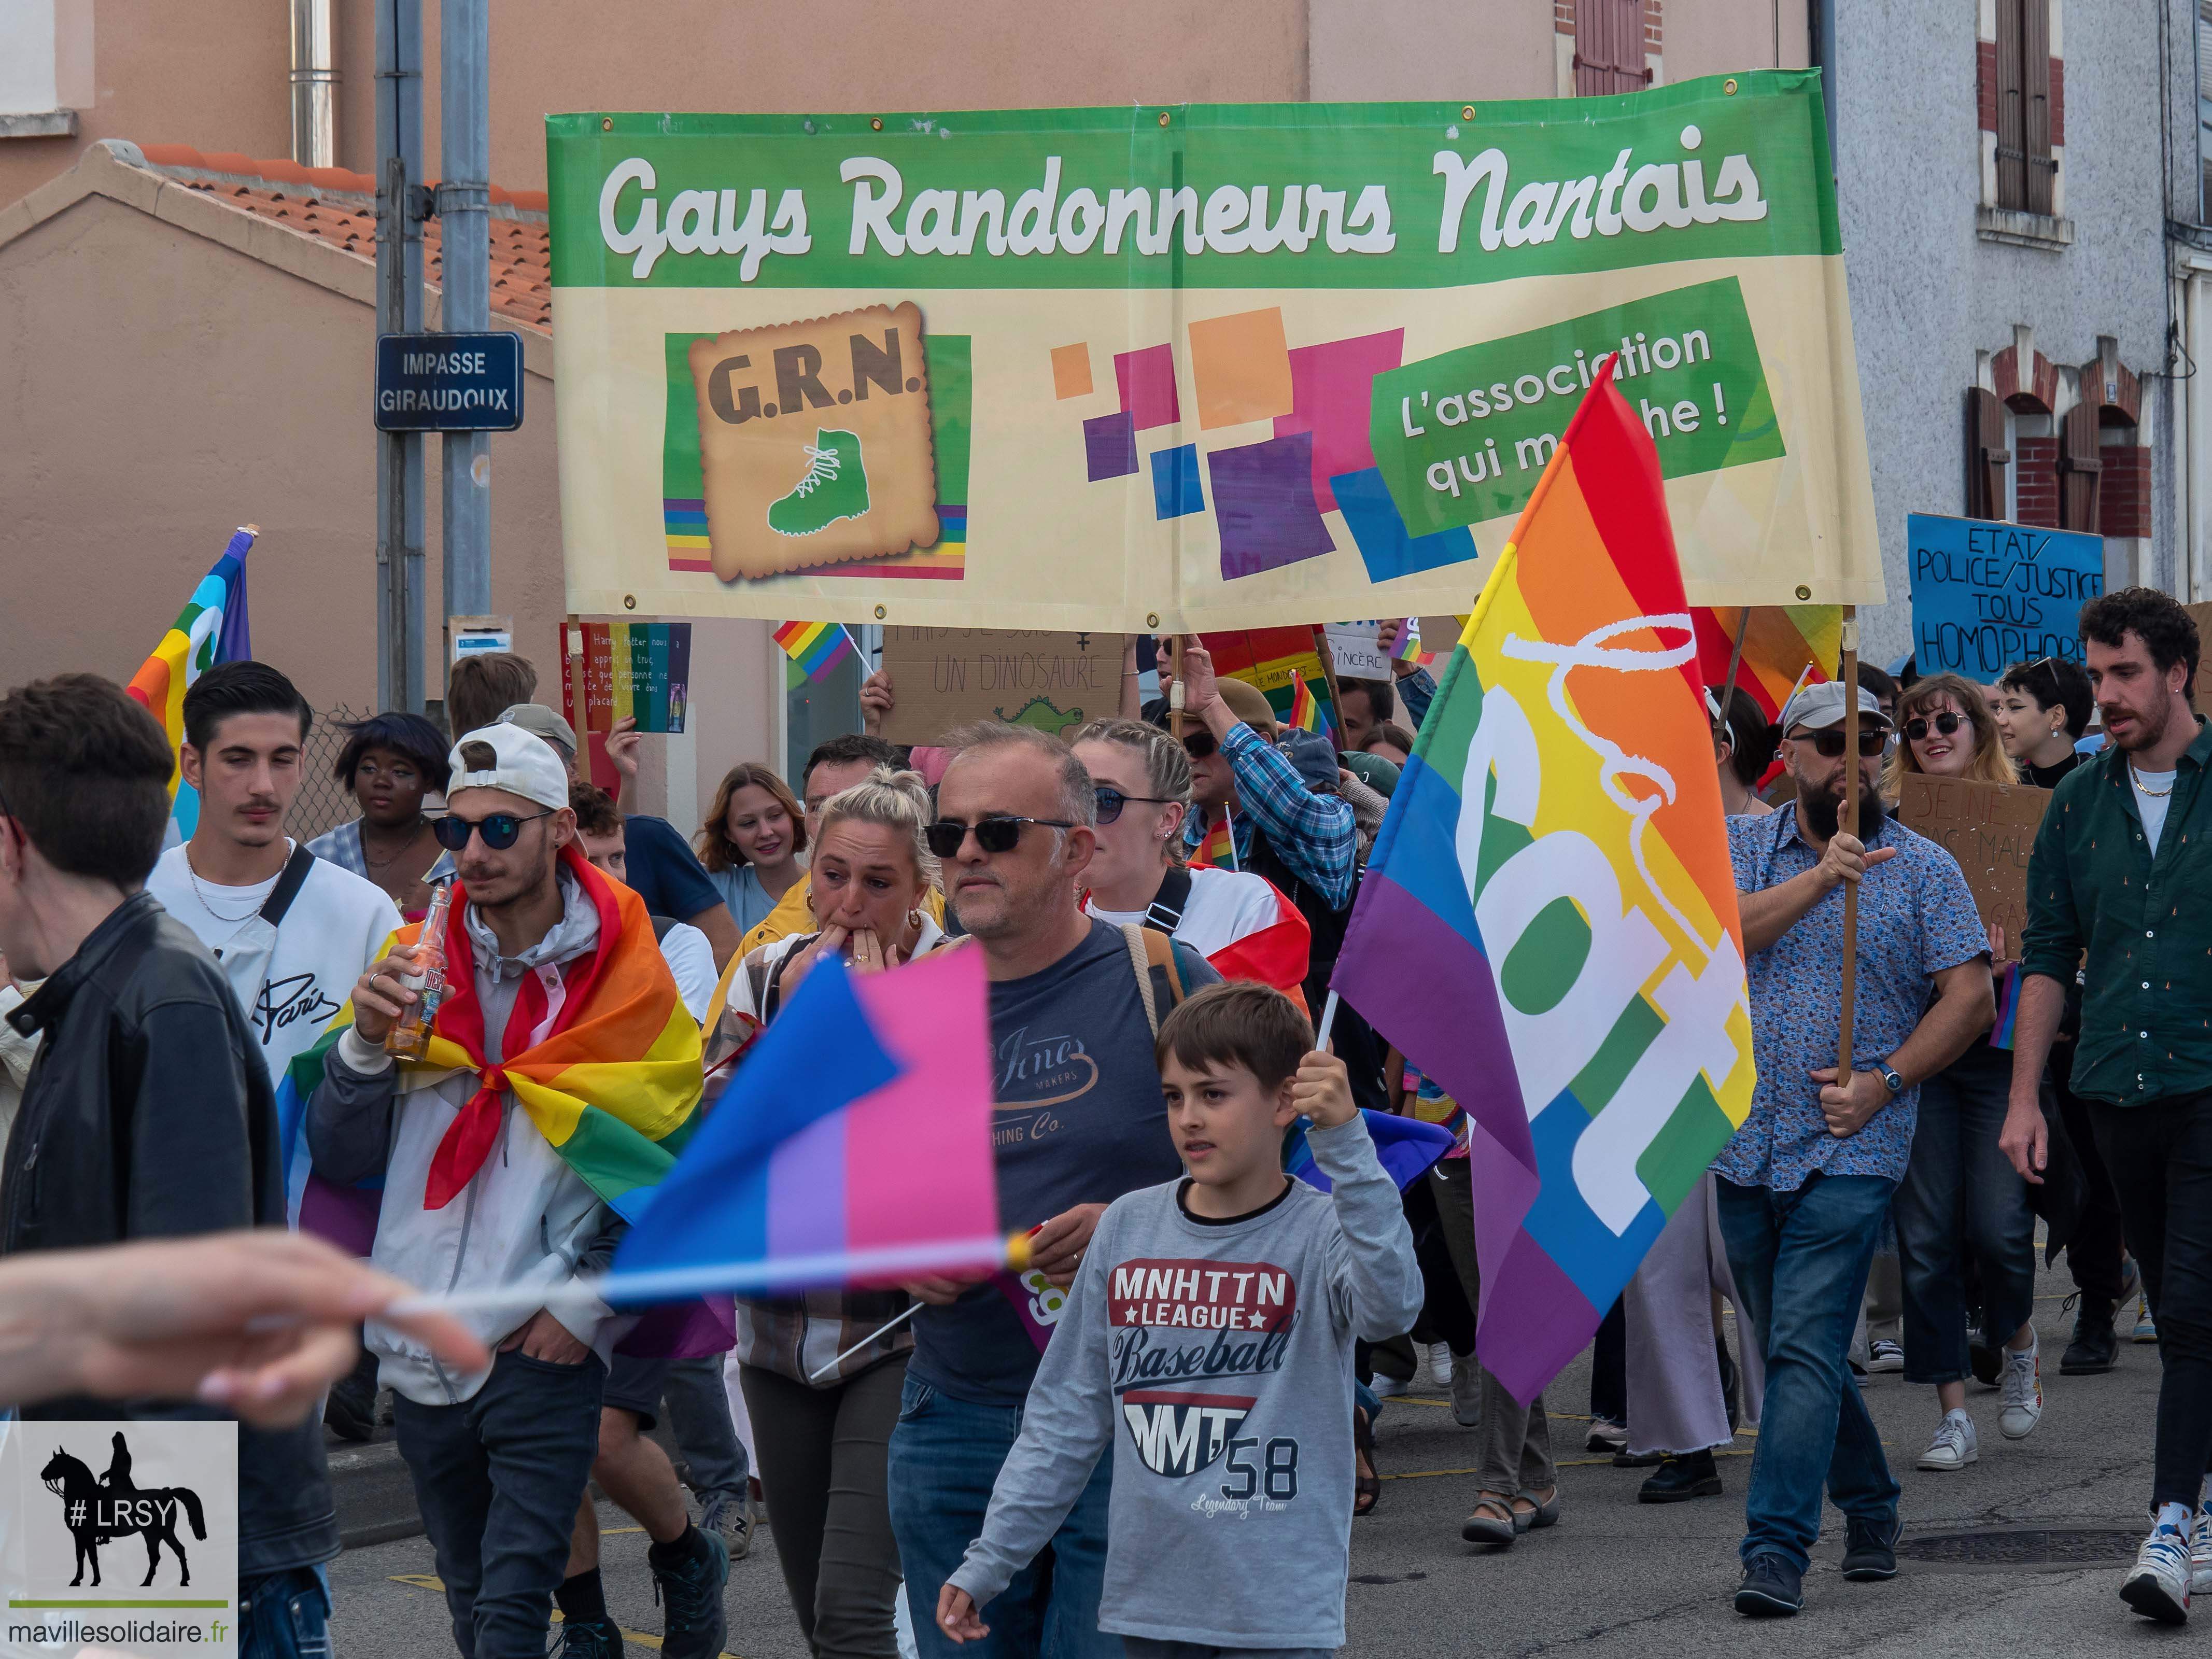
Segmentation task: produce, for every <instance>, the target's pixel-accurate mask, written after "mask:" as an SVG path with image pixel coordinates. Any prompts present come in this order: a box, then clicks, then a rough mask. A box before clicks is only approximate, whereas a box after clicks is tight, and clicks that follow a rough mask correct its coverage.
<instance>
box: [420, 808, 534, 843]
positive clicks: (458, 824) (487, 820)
mask: <svg viewBox="0 0 2212 1659" xmlns="http://www.w3.org/2000/svg"><path fill="white" fill-rule="evenodd" d="M552 816H553V811H552V809H551V808H550V807H548V808H547V809H546V810H545V811H543V812H532V813H530V814H529V815H528V816H527V817H516V816H515V815H514V814H513V813H512V812H493V813H490V814H488V815H487V816H485V817H480V818H464V817H455V816H454V815H453V814H452V813H450V812H449V813H447V815H446V816H445V817H442V818H434V819H433V820H431V823H430V833H431V834H432V835H434V836H436V837H437V838H438V845H439V846H441V847H442V848H445V849H446V850H447V852H448V853H458V852H459V851H460V850H461V849H462V848H464V847H466V846H467V845H468V844H469V837H470V836H471V835H479V836H483V844H484V845H485V846H486V847H488V848H490V849H491V850H492V851H493V852H495V853H504V852H505V851H507V848H510V847H512V846H513V845H514V838H515V837H516V836H520V834H521V833H522V826H523V825H524V824H526V823H530V822H531V821H532V819H534V818H550V817H552Z"/></svg>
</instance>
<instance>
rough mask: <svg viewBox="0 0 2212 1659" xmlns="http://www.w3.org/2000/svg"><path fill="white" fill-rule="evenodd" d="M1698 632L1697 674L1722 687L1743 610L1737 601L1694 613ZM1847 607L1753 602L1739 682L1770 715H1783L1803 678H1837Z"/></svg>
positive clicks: (1815, 680)
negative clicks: (1785, 704) (1783, 706)
mask: <svg viewBox="0 0 2212 1659" xmlns="http://www.w3.org/2000/svg"><path fill="white" fill-rule="evenodd" d="M1690 616H1691V621H1692V623H1693V624H1694V625H1695V626H1696V628H1697V630H1698V675H1699V678H1701V679H1702V680H1703V681H1704V682H1705V684H1707V685H1710V686H1714V687H1718V686H1719V685H1720V684H1721V683H1722V682H1723V681H1724V680H1726V679H1727V678H1728V671H1729V658H1730V657H1731V656H1733V655H1734V654H1735V630H1736V624H1737V623H1738V622H1739V621H1740V620H1741V617H1742V616H1743V611H1741V609H1740V608H1738V607H1736V606H1733V605H1716V606H1713V607H1711V608H1710V609H1705V610H1699V611H1692V612H1691V613H1690ZM1843 653H1844V608H1843V606H1841V605H1753V606H1752V607H1751V621H1750V623H1748V624H1747V626H1746V627H1745V628H1744V630H1743V660H1742V661H1741V663H1740V664H1738V665H1737V667H1736V675H1735V683H1736V684H1738V685H1741V687H1742V688H1743V689H1744V690H1747V691H1748V692H1750V693H1751V695H1752V696H1753V698H1754V699H1756V700H1757V702H1758V703H1759V707H1760V708H1763V709H1764V710H1765V711H1766V718H1767V719H1768V720H1780V719H1781V718H1782V705H1783V704H1784V703H1785V702H1789V701H1790V691H1791V690H1792V689H1793V688H1794V687H1795V686H1796V684H1798V683H1799V681H1800V680H1801V679H1802V680H1806V681H1808V683H1810V684H1816V685H1817V684H1820V682H1821V681H1822V680H1832V679H1833V678H1836V669H1837V665H1838V664H1839V663H1840V662H1841V661H1842V660H1843Z"/></svg>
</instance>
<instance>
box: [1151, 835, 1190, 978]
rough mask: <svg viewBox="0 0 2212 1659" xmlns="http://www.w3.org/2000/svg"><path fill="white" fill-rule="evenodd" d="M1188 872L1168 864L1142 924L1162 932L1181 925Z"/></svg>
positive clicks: (1187, 902)
mask: <svg viewBox="0 0 2212 1659" xmlns="http://www.w3.org/2000/svg"><path fill="white" fill-rule="evenodd" d="M1190 886H1191V877H1190V872H1189V871H1188V869H1186V868H1185V867H1184V866H1182V865H1180V864H1171V865H1170V866H1168V871H1167V874H1166V875H1165V877H1164V878H1162V879H1161V882H1160V890H1159V891H1158V892H1157V893H1155V894H1153V895H1152V903H1151V905H1150V906H1148V907H1147V908H1146V911H1145V914H1144V917H1143V925H1144V926H1145V927H1149V928H1152V929H1154V930H1156V931H1157V932H1159V933H1174V932H1175V930H1176V928H1178V927H1182V913H1183V912H1184V911H1186V910H1188V908H1190ZM1177 1000H1178V1001H1180V1000H1181V999H1180V998H1178V999H1177Z"/></svg>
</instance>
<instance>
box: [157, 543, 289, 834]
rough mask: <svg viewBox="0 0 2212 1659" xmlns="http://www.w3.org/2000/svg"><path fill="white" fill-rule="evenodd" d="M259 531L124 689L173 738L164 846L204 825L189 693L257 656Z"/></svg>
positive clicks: (225, 560)
mask: <svg viewBox="0 0 2212 1659" xmlns="http://www.w3.org/2000/svg"><path fill="white" fill-rule="evenodd" d="M259 533H260V532H258V531H256V530H255V529H253V527H252V526H250V525H249V526H240V528H239V530H238V532H236V533H235V534H234V535H233V536H232V537H231V538H230V544H229V545H228V547H226V548H224V549H223V550H222V557H221V558H219V559H217V560H216V562H215V568H214V569H212V570H210V571H209V572H208V573H207V574H206V575H204V576H203V577H201V578H200V585H199V586H197V587H195V588H194V589H192V596H191V599H187V600H185V608H184V609H183V610H182V611H179V612H178V613H177V620H176V622H175V623H173V624H172V626H171V627H170V629H169V631H168V632H167V633H166V634H164V635H161V643H160V644H159V645H157V646H155V647H154V654H153V655H152V656H150V657H149V658H147V659H146V662H145V665H144V666H143V667H142V668H140V669H139V671H137V673H136V674H133V675H132V676H131V684H129V685H128V686H126V687H125V688H124V689H125V690H127V691H129V692H130V694H131V696H134V697H136V698H137V700H138V701H139V702H142V703H143V704H144V705H145V706H146V708H148V709H149V711H150V712H151V713H152V714H153V716H154V718H155V720H159V721H161V729H162V730H163V731H165V732H167V733H168V734H169V757H170V758H169V803H170V805H169V833H168V836H167V839H166V841H165V843H164V844H165V845H167V846H171V847H173V846H175V845H176V844H177V843H178V842H185V841H190V840H191V838H192V831H193V830H194V829H197V827H198V825H199V821H200V792H199V791H198V790H197V789H195V788H193V787H191V785H190V784H189V783H186V782H185V775H184V767H183V762H182V760H181V758H180V756H181V751H182V750H183V748H184V743H185V691H186V690H189V689H190V688H191V684H192V682H193V681H194V680H197V678H199V677H200V676H201V675H202V674H204V673H205V672H206V671H208V670H209V669H210V668H212V667H214V666H215V665H216V664H217V663H219V662H238V661H241V660H243V659H246V658H247V657H250V656H252V654H253V643H252V629H251V628H250V627H249V626H248V624H247V621H246V554H247V553H249V552H250V551H252V547H253V541H254V538H255V537H256V536H257V535H258V534H259Z"/></svg>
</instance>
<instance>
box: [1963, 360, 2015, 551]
mask: <svg viewBox="0 0 2212 1659" xmlns="http://www.w3.org/2000/svg"><path fill="white" fill-rule="evenodd" d="M2004 415H2005V412H2004V405H2003V404H2001V403H1999V402H1998V401H1997V399H1996V393H1995V392H1984V390H1982V388H1981V387H1979V386H1969V387H1968V388H1967V390H1966V516H1967V517H1968V518H1970V519H2002V518H2003V517H2004V516H2005V468H2007V467H2008V466H2009V465H2012V452H2011V451H2010V450H2008V449H2007V448H2006V447H2005V420H2004Z"/></svg>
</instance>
